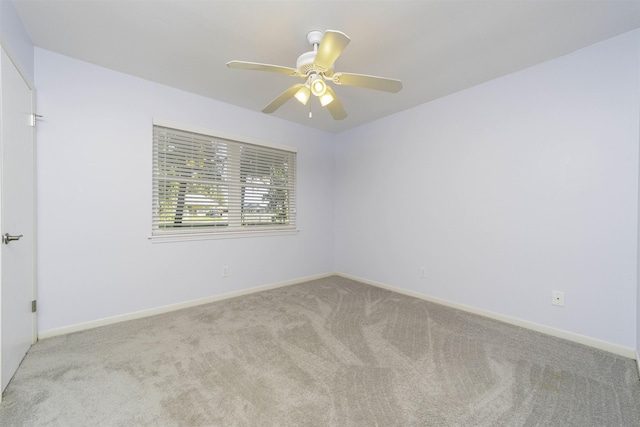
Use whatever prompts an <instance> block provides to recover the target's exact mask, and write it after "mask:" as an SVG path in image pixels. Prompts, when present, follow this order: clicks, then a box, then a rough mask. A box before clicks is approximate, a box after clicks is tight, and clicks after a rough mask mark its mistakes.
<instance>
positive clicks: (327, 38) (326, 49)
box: [313, 30, 351, 70]
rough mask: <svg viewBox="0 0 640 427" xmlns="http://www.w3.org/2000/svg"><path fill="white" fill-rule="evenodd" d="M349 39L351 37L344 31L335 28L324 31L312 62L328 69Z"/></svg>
mask: <svg viewBox="0 0 640 427" xmlns="http://www.w3.org/2000/svg"><path fill="white" fill-rule="evenodd" d="M350 41H351V39H350V38H349V36H347V35H346V34H345V33H342V32H340V31H335V30H327V31H325V33H324V37H322V42H321V43H320V46H318V52H317V53H316V59H315V60H314V61H313V63H314V64H315V65H316V66H317V67H319V68H324V69H326V70H328V69H330V68H331V67H332V66H333V63H334V62H336V59H338V57H339V56H340V54H342V51H343V50H344V48H345V47H347V45H348V44H349V42H350Z"/></svg>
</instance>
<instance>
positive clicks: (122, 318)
mask: <svg viewBox="0 0 640 427" xmlns="http://www.w3.org/2000/svg"><path fill="white" fill-rule="evenodd" d="M333 275H334V273H325V274H317V275H314V276H307V277H300V278H298V279H292V280H287V281H284V282H279V283H272V284H268V285H261V286H256V287H253V288H249V289H243V290H241V291H235V292H229V293H226V294H221V295H213V296H210V297H206V298H199V299H196V300H191V301H185V302H181V303H177V304H170V305H165V306H162V307H156V308H151V309H148V310H142V311H136V312H133V313H127V314H122V315H119V316H113V317H106V318H103V319H98V320H92V321H90V322H84V323H77V324H75V325H69V326H64V327H62V328H57V329H49V330H48V331H41V332H39V333H38V339H45V338H51V337H55V336H58V335H65V334H70V333H73V332H80V331H84V330H87V329H93V328H97V327H100V326H106V325H112V324H114V323H120V322H126V321H128V320H135V319H142V318H144V317H149V316H155V315H157V314H163V313H168V312H171V311H176V310H182V309H183V308H189V307H196V306H199V305H203V304H209V303H212V302H216V301H221V300H225V299H229V298H235V297H239V296H242V295H248V294H253V293H256V292H262V291H266V290H269V289H276V288H281V287H284V286H291V285H295V284H298V283H303V282H307V281H309V280H316V279H322V278H325V277H329V276H333Z"/></svg>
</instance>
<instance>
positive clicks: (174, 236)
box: [149, 228, 300, 243]
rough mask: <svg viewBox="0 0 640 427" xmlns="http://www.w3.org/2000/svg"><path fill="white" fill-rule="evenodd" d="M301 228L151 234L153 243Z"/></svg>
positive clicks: (288, 232) (274, 233) (261, 234)
mask: <svg viewBox="0 0 640 427" xmlns="http://www.w3.org/2000/svg"><path fill="white" fill-rule="evenodd" d="M299 231H300V230H298V229H295V228H291V229H278V230H251V231H216V232H214V233H206V232H200V233H167V234H160V235H156V236H149V240H150V241H151V243H171V242H189V241H194V240H219V239H236V238H244V237H265V236H288V235H292V234H298V232H299Z"/></svg>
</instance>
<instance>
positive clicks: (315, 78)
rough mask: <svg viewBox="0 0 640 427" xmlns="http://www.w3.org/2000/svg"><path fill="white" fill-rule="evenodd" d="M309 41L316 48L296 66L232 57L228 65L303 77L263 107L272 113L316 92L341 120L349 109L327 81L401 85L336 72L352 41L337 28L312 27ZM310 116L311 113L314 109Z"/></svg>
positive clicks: (304, 100) (385, 86) (372, 86)
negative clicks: (344, 52)
mask: <svg viewBox="0 0 640 427" xmlns="http://www.w3.org/2000/svg"><path fill="white" fill-rule="evenodd" d="M307 41H308V42H309V44H311V45H312V46H313V50H312V51H309V52H305V53H303V54H302V55H300V56H299V57H298V60H297V61H296V68H289V67H283V66H279V65H270V64H260V63H257V62H245V61H230V62H228V63H227V67H229V68H238V69H243V70H254V71H269V72H273V73H280V74H287V75H289V76H293V77H298V78H302V79H304V81H305V83H302V84H300V83H299V84H296V85H293V86H291V87H290V88H289V89H287V90H285V91H284V92H282V93H281V94H280V95H278V96H277V97H276V99H274V100H273V101H271V103H270V104H269V105H267V106H266V107H264V108H263V109H262V112H263V113H267V114H269V113H273V112H274V111H276V110H277V109H278V108H280V107H281V106H282V105H284V103H285V102H287V101H288V100H289V99H291V98H294V97H295V98H296V99H297V100H298V101H299V102H300V103H301V104H303V105H307V103H308V102H309V99H310V98H311V94H313V95H314V96H315V97H317V98H318V100H319V101H320V105H321V106H323V107H327V109H328V110H329V113H330V114H331V116H332V117H333V118H334V120H342V119H344V118H345V117H347V113H346V111H345V110H344V108H343V107H342V103H341V102H340V100H339V99H338V97H337V96H336V94H335V92H334V91H333V89H331V87H330V86H329V85H327V82H333V83H334V84H336V85H344V86H356V87H363V88H366V89H375V90H381V91H385V92H391V93H396V92H398V91H399V90H400V89H402V82H401V81H400V80H396V79H388V78H386V77H376V76H368V75H365V74H353V73H334V72H333V66H334V63H335V61H336V60H337V59H338V57H339V56H340V55H341V54H342V52H343V51H344V49H345V48H346V47H347V45H348V44H349V42H350V41H351V39H350V38H349V37H348V36H347V35H346V34H344V33H343V32H340V31H335V30H327V31H325V32H324V33H323V32H322V31H310V32H309V33H308V34H307ZM309 117H311V112H310V113H309Z"/></svg>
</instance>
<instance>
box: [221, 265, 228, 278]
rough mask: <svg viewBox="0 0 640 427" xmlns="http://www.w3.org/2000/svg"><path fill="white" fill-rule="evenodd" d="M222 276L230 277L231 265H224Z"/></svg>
mask: <svg viewBox="0 0 640 427" xmlns="http://www.w3.org/2000/svg"><path fill="white" fill-rule="evenodd" d="M222 277H229V267H227V266H226V265H225V266H223V267H222Z"/></svg>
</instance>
